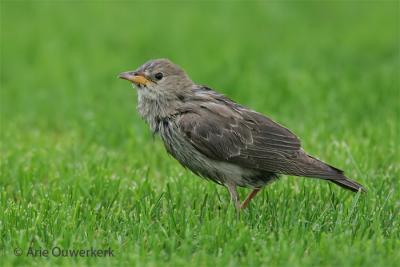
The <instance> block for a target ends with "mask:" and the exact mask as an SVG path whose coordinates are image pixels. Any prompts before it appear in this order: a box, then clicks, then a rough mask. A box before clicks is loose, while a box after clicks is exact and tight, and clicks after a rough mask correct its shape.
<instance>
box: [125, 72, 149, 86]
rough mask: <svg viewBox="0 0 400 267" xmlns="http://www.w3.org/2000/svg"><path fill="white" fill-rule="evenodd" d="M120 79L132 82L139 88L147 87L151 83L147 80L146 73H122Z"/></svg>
mask: <svg viewBox="0 0 400 267" xmlns="http://www.w3.org/2000/svg"><path fill="white" fill-rule="evenodd" d="M118 78H120V79H124V80H128V81H131V82H133V83H134V84H136V85H138V86H140V85H144V86H146V85H148V84H149V83H150V81H149V80H148V79H147V78H146V76H145V75H144V73H139V72H135V71H127V72H123V73H120V74H119V75H118Z"/></svg>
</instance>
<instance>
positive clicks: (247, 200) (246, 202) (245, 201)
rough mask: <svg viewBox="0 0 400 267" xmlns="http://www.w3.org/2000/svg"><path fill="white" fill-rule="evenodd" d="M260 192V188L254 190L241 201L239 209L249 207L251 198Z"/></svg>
mask: <svg viewBox="0 0 400 267" xmlns="http://www.w3.org/2000/svg"><path fill="white" fill-rule="evenodd" d="M260 190H261V188H254V190H253V191H251V193H250V194H249V195H248V196H247V198H246V199H245V200H244V201H243V203H242V205H240V209H245V208H246V207H247V205H249V203H250V200H252V199H253V197H255V196H256V195H257V193H258V191H260Z"/></svg>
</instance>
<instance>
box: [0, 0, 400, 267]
mask: <svg viewBox="0 0 400 267" xmlns="http://www.w3.org/2000/svg"><path fill="white" fill-rule="evenodd" d="M399 10H400V9H399V2H397V1H392V2H391V1H376V2H374V1H369V2H362V1H355V2H344V1H340V2H339V1H337V2H336V1H329V2H317V1H311V2H279V1H272V2H234V3H229V2H227V1H224V2H220V3H213V2H204V3H196V2H192V1H189V2H173V1H165V2H164V1H155V2H128V1H113V2H112V1H87V2H78V1H71V2H67V1H60V2H51V1H32V2H29V1H4V0H2V1H1V33H0V43H1V44H0V45H1V56H0V61H1V77H0V78H1V91H0V100H1V102H0V111H1V129H0V130H1V139H0V238H1V241H0V266H30V265H32V266H70V265H76V266H87V265H96V266H123V265H126V266H164V265H168V266H258V265H263V266H374V267H377V266H396V265H397V266H398V264H399V262H400V220H399V217H400V216H399V210H400V192H399V189H400V180H399V179H400V153H399V147H400V146H399V145H400V144H399V141H400V136H399V130H400V123H399V122H400V118H399V116H400V105H399V103H400V94H399V90H400V80H399V77H400V76H398V74H399V69H400V57H399V56H400V53H399V52H400V51H399V47H400V27H399V25H400V15H399ZM159 57H167V58H170V59H171V60H173V61H174V62H176V63H178V64H179V65H181V66H182V67H183V68H184V69H185V70H186V71H187V72H188V73H189V75H190V76H191V78H192V79H193V80H194V81H196V82H198V83H200V84H207V85H208V86H210V87H212V88H215V89H216V90H218V91H220V92H222V93H224V94H226V95H227V96H229V97H230V98H232V99H234V100H236V101H238V102H240V103H242V104H244V105H246V106H250V107H251V108H253V109H255V110H257V111H260V112H262V113H264V114H266V115H268V116H270V117H271V118H273V119H274V120H276V121H278V122H280V123H281V124H283V125H285V126H287V127H288V128H290V129H291V130H292V131H293V132H295V133H296V134H297V135H298V136H300V137H301V140H302V143H303V146H304V148H305V149H306V150H307V151H308V152H309V153H311V154H312V155H316V156H318V157H319V158H321V159H323V160H325V161H327V162H329V163H331V164H332V165H334V166H337V167H339V168H341V169H344V170H345V171H346V174H347V175H348V176H349V177H351V178H353V179H356V180H357V181H359V182H360V183H362V184H363V185H365V187H366V188H367V190H368V193H367V194H353V193H351V192H348V191H345V190H342V189H341V188H340V187H337V186H335V185H333V184H330V183H326V182H324V181H320V180H315V179H306V178H298V177H287V176H283V177H282V178H281V179H280V181H278V182H276V183H273V184H271V185H269V186H268V187H267V188H265V189H264V190H263V191H262V192H261V193H260V194H259V195H258V196H257V197H256V198H255V200H254V201H253V202H252V203H251V205H250V206H249V209H248V210H246V211H244V212H242V213H241V215H240V218H238V217H237V216H236V212H235V210H234V208H233V206H232V205H231V203H230V200H229V194H228V192H227V191H226V189H225V188H223V187H221V186H217V185H215V184H214V183H210V182H207V181H206V180H203V179H200V178H198V177H196V176H195V175H194V174H192V173H190V172H189V171H187V170H185V169H184V168H182V167H181V166H180V165H179V163H178V162H176V161H175V160H174V159H173V158H171V157H170V156H168V155H167V153H166V152H165V149H164V147H163V145H162V143H161V141H160V140H159V138H157V137H155V138H153V136H152V134H151V133H150V131H149V129H148V127H147V125H146V124H145V123H144V122H143V121H142V120H141V119H140V118H139V116H138V114H137V112H136V92H135V90H133V89H132V88H131V86H130V85H129V84H128V83H127V82H126V81H121V80H118V79H117V78H116V77H117V74H118V73H120V72H122V71H126V70H131V69H135V68H136V67H138V66H139V65H141V64H142V63H144V62H145V61H147V60H148V59H151V58H159ZM247 192H248V190H246V189H241V190H240V195H241V197H242V198H244V197H245V195H246V194H247ZM54 247H59V248H62V249H89V250H90V249H91V248H92V247H93V248H94V249H98V250H100V249H105V250H107V249H112V250H113V255H114V256H105V257H93V256H87V257H81V256H78V257H71V256H70V257H62V256H59V257H57V256H54V255H49V256H48V257H46V256H44V255H42V256H40V255H39V253H40V251H41V252H42V253H45V252H44V251H45V250H49V251H50V252H49V253H50V254H51V250H52V249H53V248H54ZM29 248H32V249H34V250H37V251H36V254H35V255H36V256H33V255H32V254H30V255H28V251H29V250H28V249H29ZM15 253H16V254H18V253H22V255H21V256H16V255H15Z"/></svg>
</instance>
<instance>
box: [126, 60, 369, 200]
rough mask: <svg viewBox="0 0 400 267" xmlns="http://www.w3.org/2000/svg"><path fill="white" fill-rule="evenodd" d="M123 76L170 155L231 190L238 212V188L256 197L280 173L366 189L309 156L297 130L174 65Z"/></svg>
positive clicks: (158, 63)
mask: <svg viewBox="0 0 400 267" xmlns="http://www.w3.org/2000/svg"><path fill="white" fill-rule="evenodd" d="M160 73H161V75H160ZM157 75H159V76H162V78H161V79H158V78H155V77H157ZM139 76H140V77H144V79H142V80H140V82H138V81H137V79H136V80H135V79H134V78H133V77H139ZM120 77H122V78H124V79H127V80H132V81H134V83H135V84H136V87H137V88H138V111H139V114H140V115H141V116H142V118H143V119H144V120H145V121H146V122H147V123H148V124H149V126H150V128H151V130H152V131H153V132H154V133H158V134H159V135H160V137H161V139H162V140H163V142H164V145H165V147H166V149H167V151H168V153H169V154H171V155H172V156H173V157H174V158H176V159H177V160H178V161H179V162H180V163H181V164H182V165H183V166H185V167H186V168H188V169H190V170H191V171H193V172H194V173H195V174H197V175H199V176H202V177H204V178H208V179H211V180H212V181H214V182H217V183H218V184H221V185H224V186H226V187H227V188H228V190H229V192H230V194H231V197H232V200H233V201H234V202H235V205H236V207H240V205H239V202H238V201H239V200H238V195H237V193H236V186H241V187H248V188H253V189H256V191H254V192H255V193H256V192H258V189H260V188H262V187H263V186H265V185H266V184H267V183H268V182H270V181H272V180H274V179H275V178H277V177H278V175H279V174H288V175H295V176H305V177H316V178H321V179H326V180H329V181H331V182H333V183H336V184H338V185H340V186H342V187H344V188H346V189H350V190H352V191H358V190H362V186H361V185H360V184H358V183H356V182H355V181H352V180H350V179H348V178H347V177H345V176H344V174H343V172H342V171H341V170H339V169H337V168H334V167H332V166H330V165H327V164H325V163H323V162H322V161H320V160H318V159H316V158H314V157H311V156H309V155H307V154H306V153H305V152H304V150H303V149H302V148H301V144H300V140H299V139H298V138H297V137H296V136H295V135H294V134H293V133H292V132H291V131H289V130H288V129H286V128H285V127H283V126H281V125H279V124H277V123H276V122H274V121H272V120H271V119H269V118H267V117H265V116H264V115H262V114H260V113H258V112H256V111H253V110H250V109H248V108H246V107H244V106H242V105H239V104H237V103H235V102H233V101H232V100H230V99H229V98H227V97H225V96H223V95H221V94H219V93H217V92H215V91H213V90H212V89H210V88H208V87H206V86H201V85H197V84H195V83H193V82H192V81H191V80H190V78H189V77H188V76H187V75H186V74H185V72H184V71H183V70H182V69H181V68H180V67H178V66H176V65H174V64H173V63H172V62H170V61H169V60H166V59H161V60H151V61H149V62H147V63H145V64H144V65H143V66H141V67H140V68H139V69H137V70H136V71H132V72H126V73H122V74H121V76H120ZM254 192H253V195H251V198H252V197H253V196H254V195H255V193H254ZM251 198H248V201H249V200H250V199H251ZM248 201H247V200H246V203H245V204H246V205H247V203H248ZM244 206H245V205H244Z"/></svg>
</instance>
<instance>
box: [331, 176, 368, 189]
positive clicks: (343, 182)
mask: <svg viewBox="0 0 400 267" xmlns="http://www.w3.org/2000/svg"><path fill="white" fill-rule="evenodd" d="M329 181H330V182H332V183H335V184H337V185H339V186H341V187H343V188H346V189H348V190H351V191H353V192H358V191H361V192H367V191H366V190H365V189H364V187H363V186H362V185H361V184H359V183H357V182H356V181H353V180H350V179H348V178H346V177H345V176H344V175H343V179H330V180H329Z"/></svg>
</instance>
